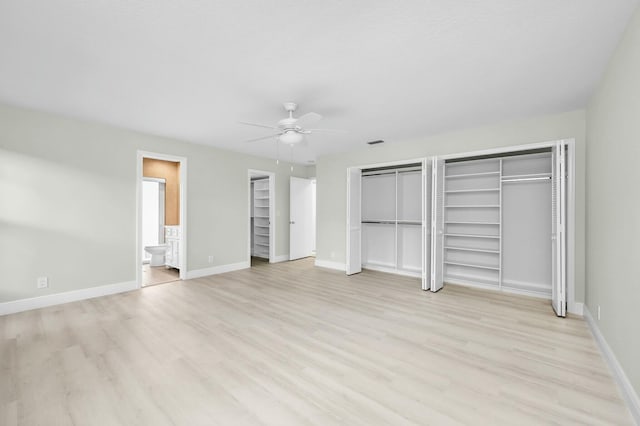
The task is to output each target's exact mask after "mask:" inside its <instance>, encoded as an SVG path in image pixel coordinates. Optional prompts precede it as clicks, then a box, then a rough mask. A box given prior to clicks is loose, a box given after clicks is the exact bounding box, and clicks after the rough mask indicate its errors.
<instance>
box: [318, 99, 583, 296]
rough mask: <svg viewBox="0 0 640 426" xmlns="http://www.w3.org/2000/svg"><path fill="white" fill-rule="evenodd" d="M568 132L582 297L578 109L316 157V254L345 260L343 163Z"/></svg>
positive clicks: (453, 150)
mask: <svg viewBox="0 0 640 426" xmlns="http://www.w3.org/2000/svg"><path fill="white" fill-rule="evenodd" d="M569 138H574V139H575V140H576V218H575V223H576V265H575V279H576V288H575V292H576V294H575V300H576V301H577V302H582V301H584V270H585V267H584V238H585V235H584V223H585V222H584V221H585V209H584V206H585V113H584V111H574V112H567V113H563V114H557V115H551V116H544V117H537V118H531V119H526V120H517V121H512V122H508V123H502V124H497V125H494V126H487V127H482V128H476V129H468V130H462V131H458V132H454V133H447V134H442V135H437V136H432V137H425V138H422V139H418V140H413V141H403V142H401V143H394V142H393V141H390V142H387V143H385V144H384V145H382V146H378V147H369V148H363V149H362V150H358V151H353V152H349V153H341V154H338V155H332V156H325V157H321V158H319V159H318V161H317V162H316V176H317V178H318V187H317V200H318V203H317V209H318V211H317V218H318V225H317V227H318V233H317V235H318V237H317V238H318V239H317V259H318V260H321V261H329V262H337V263H341V264H344V263H345V261H346V254H345V251H346V211H347V207H346V197H347V195H346V187H347V184H346V182H347V177H346V176H347V175H346V171H347V167H351V166H360V165H366V164H375V163H381V162H386V161H395V160H405V159H414V158H419V157H428V156H434V155H444V154H452V153H461V152H469V151H477V150H483V149H489V148H496V147H505V146H512V145H521V144H526V143H536V142H546V141H552V140H558V139H569ZM363 145H364V142H363Z"/></svg>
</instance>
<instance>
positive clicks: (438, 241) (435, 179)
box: [430, 158, 444, 292]
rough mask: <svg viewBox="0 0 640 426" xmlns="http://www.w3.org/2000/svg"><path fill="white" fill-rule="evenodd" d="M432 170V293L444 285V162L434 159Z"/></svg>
mask: <svg viewBox="0 0 640 426" xmlns="http://www.w3.org/2000/svg"><path fill="white" fill-rule="evenodd" d="M431 167H432V170H431V176H432V177H431V185H432V190H431V286H430V287H431V291H434V292H435V291H438V290H440V289H441V288H442V287H443V285H444V279H443V274H442V272H443V271H442V270H443V268H444V265H443V263H442V257H443V251H444V217H443V216H444V160H440V159H438V158H434V159H433V160H432V166H431Z"/></svg>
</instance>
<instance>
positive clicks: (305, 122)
mask: <svg viewBox="0 0 640 426" xmlns="http://www.w3.org/2000/svg"><path fill="white" fill-rule="evenodd" d="M283 106H284V109H285V111H287V112H288V113H289V117H287V118H283V119H282V120H280V121H278V123H277V124H276V125H275V126H269V125H265V124H257V123H248V122H245V121H241V122H240V124H246V125H248V126H255V127H263V128H266V129H271V130H272V131H273V134H271V135H268V136H262V137H259V138H255V139H249V140H247V141H245V142H257V141H261V140H264V139H271V138H274V137H276V138H278V140H279V141H280V142H282V143H284V144H287V145H291V146H293V145H297V144H299V143H301V142H304V141H305V135H310V134H311V133H316V132H335V130H329V129H310V128H308V127H307V126H309V125H311V124H314V123H317V122H318V121H320V120H321V119H322V116H321V115H320V114H318V113H315V112H308V113H306V114H304V115H302V116H300V117H298V118H295V117H294V116H293V112H294V111H295V110H296V109H298V105H297V104H296V103H295V102H285V103H284V104H283Z"/></svg>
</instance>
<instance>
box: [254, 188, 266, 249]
mask: <svg viewBox="0 0 640 426" xmlns="http://www.w3.org/2000/svg"><path fill="white" fill-rule="evenodd" d="M269 198H270V194H269V179H259V180H255V181H254V182H253V255H254V256H257V257H262V258H266V259H268V258H269Z"/></svg>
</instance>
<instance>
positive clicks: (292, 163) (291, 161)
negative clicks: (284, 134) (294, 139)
mask: <svg viewBox="0 0 640 426" xmlns="http://www.w3.org/2000/svg"><path fill="white" fill-rule="evenodd" d="M291 171H292V172H293V145H291Z"/></svg>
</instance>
